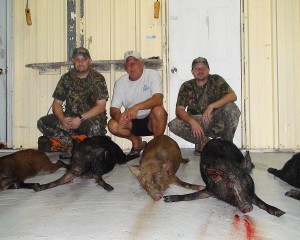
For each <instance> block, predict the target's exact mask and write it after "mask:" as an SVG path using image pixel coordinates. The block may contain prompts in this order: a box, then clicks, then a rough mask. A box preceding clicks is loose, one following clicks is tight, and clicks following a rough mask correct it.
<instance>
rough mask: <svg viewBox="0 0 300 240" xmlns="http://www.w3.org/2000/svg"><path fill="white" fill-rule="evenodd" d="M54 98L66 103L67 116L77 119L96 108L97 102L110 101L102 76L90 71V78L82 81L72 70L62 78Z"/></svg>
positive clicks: (92, 70)
mask: <svg viewBox="0 0 300 240" xmlns="http://www.w3.org/2000/svg"><path fill="white" fill-rule="evenodd" d="M52 97H53V98H56V99H58V100H61V101H63V102H64V101H65V103H66V105H65V114H66V116H73V117H75V116H78V115H80V114H83V113H85V112H87V111H88V110H89V109H91V108H92V107H94V106H95V105H96V101H97V100H101V99H108V97H109V95H108V90H107V86H106V82H105V79H104V77H103V75H102V74H100V73H99V72H97V71H96V70H94V69H90V71H89V74H88V76H87V77H86V78H83V79H80V78H78V77H77V76H76V75H75V70H74V69H71V70H70V71H68V72H67V73H65V74H64V75H63V76H62V77H61V78H60V80H59V82H58V84H57V86H56V89H55V90H54V93H53V95H52ZM102 114H105V115H106V112H104V113H102Z"/></svg>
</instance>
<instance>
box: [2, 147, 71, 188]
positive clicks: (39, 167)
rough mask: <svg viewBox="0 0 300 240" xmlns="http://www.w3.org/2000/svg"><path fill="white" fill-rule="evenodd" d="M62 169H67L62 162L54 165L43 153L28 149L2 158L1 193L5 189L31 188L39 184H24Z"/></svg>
mask: <svg viewBox="0 0 300 240" xmlns="http://www.w3.org/2000/svg"><path fill="white" fill-rule="evenodd" d="M61 167H65V168H66V167H67V164H65V163H64V162H62V161H60V160H59V161H57V162H56V163H52V162H51V161H50V159H49V158H48V156H47V155H46V154H45V153H44V152H41V151H38V150H33V149H27V150H21V151H18V152H15V153H12V154H9V155H6V156H4V157H0V191H3V190H5V189H18V188H30V189H33V188H34V187H35V186H37V185H39V184H38V183H24V181H25V180H26V179H28V178H32V177H34V176H36V175H38V174H47V173H53V172H55V171H56V170H57V169H59V168H61Z"/></svg>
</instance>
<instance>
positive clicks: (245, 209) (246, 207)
mask: <svg viewBox="0 0 300 240" xmlns="http://www.w3.org/2000/svg"><path fill="white" fill-rule="evenodd" d="M252 209H253V206H252V205H250V204H246V205H244V206H243V207H241V209H240V210H241V212H243V213H248V212H251V211H252Z"/></svg>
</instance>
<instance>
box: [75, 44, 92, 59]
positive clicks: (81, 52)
mask: <svg viewBox="0 0 300 240" xmlns="http://www.w3.org/2000/svg"><path fill="white" fill-rule="evenodd" d="M76 55H82V56H84V57H85V58H91V55H90V52H89V50H87V49H86V48H84V47H78V48H75V49H74V51H73V55H72V58H73V57H75V56H76Z"/></svg>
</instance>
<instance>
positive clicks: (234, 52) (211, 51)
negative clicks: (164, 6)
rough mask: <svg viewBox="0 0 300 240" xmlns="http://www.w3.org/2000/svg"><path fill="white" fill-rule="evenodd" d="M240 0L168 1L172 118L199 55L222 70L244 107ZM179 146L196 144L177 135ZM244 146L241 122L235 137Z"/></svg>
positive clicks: (218, 71)
mask: <svg viewBox="0 0 300 240" xmlns="http://www.w3.org/2000/svg"><path fill="white" fill-rule="evenodd" d="M240 40H241V39H240V0H231V1H224V0H186V1H182V0H170V1H169V76H170V87H169V89H170V93H169V104H170V108H169V119H170V120H171V119H173V118H175V106H176V100H177V94H178V91H179V88H180V86H181V84H182V83H183V82H184V81H186V80H189V79H192V78H193V75H192V74H191V64H192V61H193V59H194V58H196V57H199V56H201V57H205V58H207V60H208V62H209V65H210V73H211V74H219V75H221V76H222V77H224V79H225V80H226V81H227V82H228V83H229V85H230V86H231V87H232V88H233V90H234V91H235V92H236V94H237V97H238V100H237V101H236V104H237V105H238V106H239V108H240V109H241V45H240ZM170 136H171V137H172V138H174V139H175V140H176V141H177V142H178V144H179V145H180V147H182V148H193V147H194V145H193V144H191V143H189V142H186V141H185V140H183V139H181V138H179V137H177V136H176V135H174V134H173V133H170ZM234 142H235V144H236V145H237V146H238V147H240V146H241V124H240V123H239V126H238V129H237V131H236V134H235V138H234Z"/></svg>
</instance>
